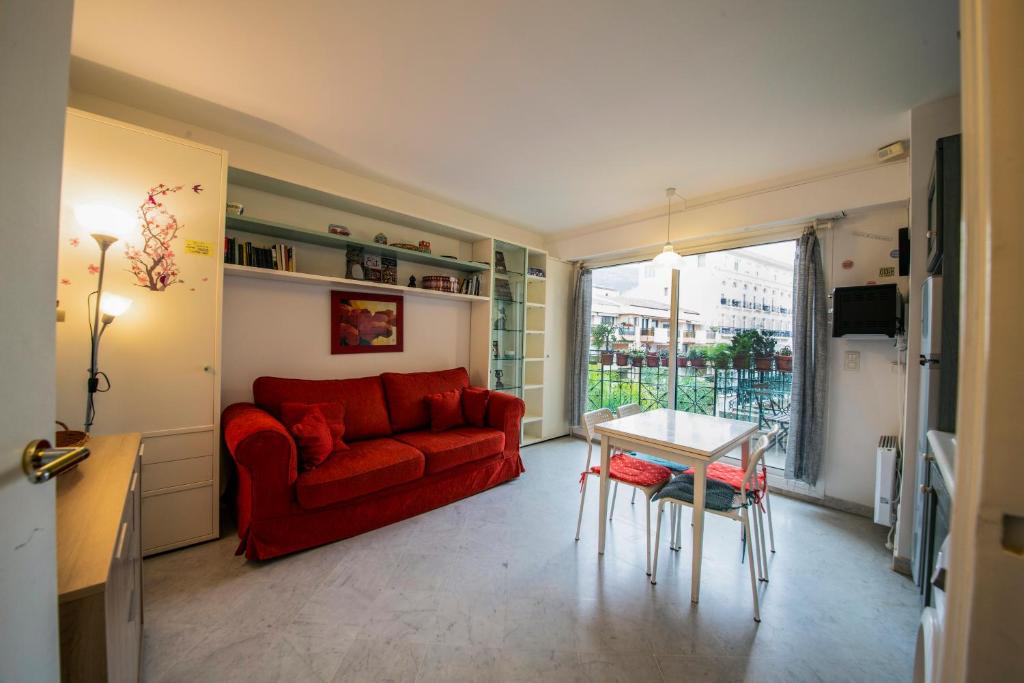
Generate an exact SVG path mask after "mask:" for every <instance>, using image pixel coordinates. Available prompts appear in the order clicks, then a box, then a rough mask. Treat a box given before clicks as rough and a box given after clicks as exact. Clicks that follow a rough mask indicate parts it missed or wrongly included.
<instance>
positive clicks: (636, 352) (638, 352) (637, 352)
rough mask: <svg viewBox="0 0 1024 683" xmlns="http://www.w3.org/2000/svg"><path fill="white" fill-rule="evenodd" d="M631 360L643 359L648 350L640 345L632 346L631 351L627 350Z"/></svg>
mask: <svg viewBox="0 0 1024 683" xmlns="http://www.w3.org/2000/svg"><path fill="white" fill-rule="evenodd" d="M626 355H628V356H629V358H630V360H643V359H644V358H646V357H647V351H645V350H644V349H642V348H640V347H639V346H632V347H630V349H629V351H627V352H626Z"/></svg>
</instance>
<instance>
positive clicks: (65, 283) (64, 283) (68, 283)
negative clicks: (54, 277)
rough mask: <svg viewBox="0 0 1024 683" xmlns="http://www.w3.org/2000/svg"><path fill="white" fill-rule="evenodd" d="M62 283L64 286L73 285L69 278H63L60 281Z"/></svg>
mask: <svg viewBox="0 0 1024 683" xmlns="http://www.w3.org/2000/svg"><path fill="white" fill-rule="evenodd" d="M60 283H61V284H62V285H70V284H71V280H69V279H68V278H66V277H62V278H61V279H60Z"/></svg>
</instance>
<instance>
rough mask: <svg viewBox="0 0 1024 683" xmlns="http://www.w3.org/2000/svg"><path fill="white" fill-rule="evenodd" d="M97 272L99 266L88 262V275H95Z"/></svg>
mask: <svg viewBox="0 0 1024 683" xmlns="http://www.w3.org/2000/svg"><path fill="white" fill-rule="evenodd" d="M99 272H100V267H99V266H97V265H96V264H95V263H90V264H89V275H96V274H98V273H99Z"/></svg>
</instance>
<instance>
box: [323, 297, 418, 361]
mask: <svg viewBox="0 0 1024 683" xmlns="http://www.w3.org/2000/svg"><path fill="white" fill-rule="evenodd" d="M402 299H403V297H402V296H401V295H394V294H362V293H360V292H339V291H332V292H331V353H332V354H337V353H373V352H383V351H402V350H403V349H402V344H403V343H404V335H403V329H402V324H403V321H402Z"/></svg>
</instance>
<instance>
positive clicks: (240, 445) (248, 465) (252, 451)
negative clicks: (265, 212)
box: [221, 403, 298, 532]
mask: <svg viewBox="0 0 1024 683" xmlns="http://www.w3.org/2000/svg"><path fill="white" fill-rule="evenodd" d="M221 425H222V426H223V428H224V441H225V443H226V444H227V448H228V452H229V453H230V454H231V457H232V458H233V459H234V461H235V464H236V465H237V467H238V478H239V496H238V513H239V521H238V524H239V532H244V530H245V528H246V527H248V522H249V520H250V519H252V518H265V517H274V516H277V515H280V514H284V513H286V512H288V510H289V509H290V507H291V504H292V501H293V499H294V497H295V494H294V486H293V485H294V484H295V479H296V478H297V477H298V452H297V450H296V448H295V441H294V440H293V439H292V436H291V434H289V433H288V430H287V429H285V427H284V425H282V424H281V423H280V422H278V421H277V419H276V418H275V417H273V416H272V415H271V414H270V413H268V412H266V411H265V410H263V409H261V408H257V407H256V406H255V405H253V404H251V403H235V404H233V405H230V406H228V407H227V408H225V409H224V414H223V416H222V417H221Z"/></svg>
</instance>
